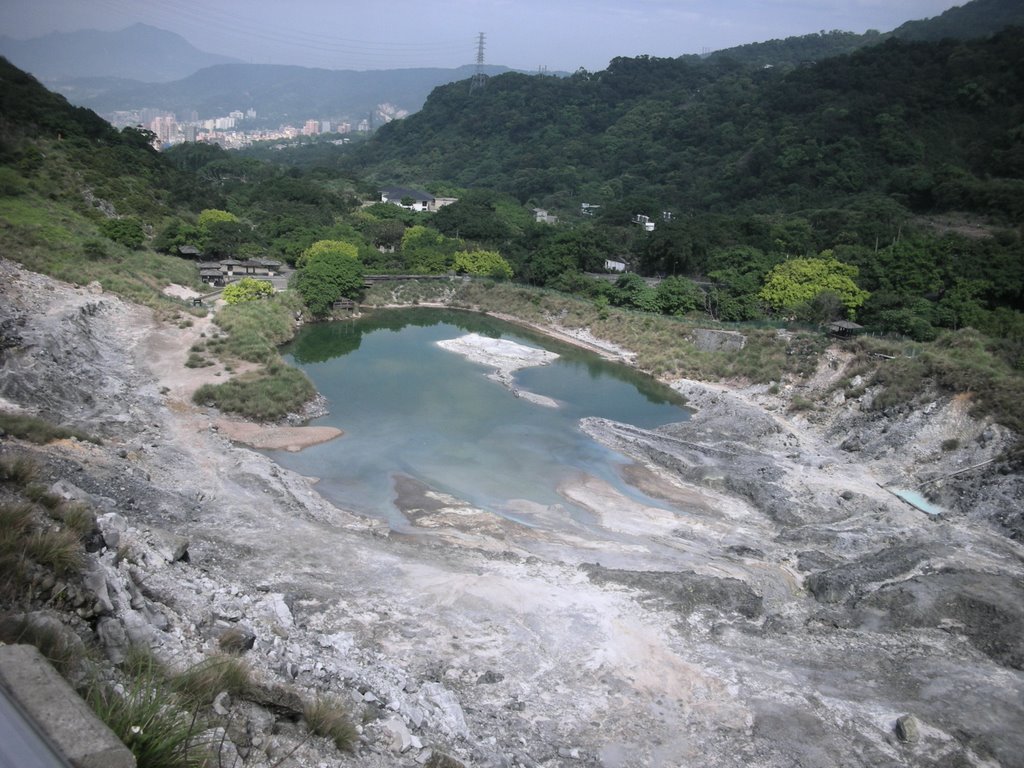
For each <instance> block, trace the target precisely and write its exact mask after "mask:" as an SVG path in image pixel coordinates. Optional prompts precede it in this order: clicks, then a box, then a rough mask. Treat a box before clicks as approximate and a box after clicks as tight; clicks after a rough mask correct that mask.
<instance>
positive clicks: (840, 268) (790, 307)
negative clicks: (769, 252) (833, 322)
mask: <svg viewBox="0 0 1024 768" xmlns="http://www.w3.org/2000/svg"><path fill="white" fill-rule="evenodd" d="M821 256H822V258H814V259H789V260H788V261H784V262H782V263H781V264H778V265H777V266H775V267H773V268H772V271H771V272H769V273H768V276H767V278H766V279H765V284H764V287H763V288H762V289H761V292H760V294H759V295H760V297H761V298H762V299H764V300H765V301H766V302H767V303H768V305H769V306H771V307H772V308H773V309H775V310H776V311H780V312H788V313H793V312H795V311H796V310H797V308H799V307H801V306H803V305H806V304H808V303H809V302H810V301H812V300H813V299H814V298H815V297H817V296H818V295H819V294H821V293H825V292H826V291H830V292H832V293H834V294H835V295H836V296H838V297H839V300H840V301H841V302H842V304H843V306H844V307H846V311H847V314H848V315H850V316H852V315H853V313H854V311H855V310H856V309H857V307H859V306H860V305H861V304H863V303H864V302H865V301H866V300H867V298H868V296H870V294H869V293H868V292H867V291H865V290H862V289H861V288H859V287H858V286H857V284H856V283H855V282H854V280H855V279H856V277H857V268H856V267H854V266H852V265H850V264H843V263H842V262H841V261H837V260H836V259H834V258H832V252H831V251H823V252H822V253H821Z"/></svg>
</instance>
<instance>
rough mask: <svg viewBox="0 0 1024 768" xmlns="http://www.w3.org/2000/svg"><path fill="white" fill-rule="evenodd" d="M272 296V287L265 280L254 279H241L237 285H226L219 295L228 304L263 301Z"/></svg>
mask: <svg viewBox="0 0 1024 768" xmlns="http://www.w3.org/2000/svg"><path fill="white" fill-rule="evenodd" d="M273 295H274V286H273V285H271V284H270V283H269V282H267V281H266V280H257V279H256V278H254V277H243V278H242V279H241V280H239V281H238V282H237V283H231V284H229V285H226V286H224V290H223V292H222V293H221V296H223V298H224V301H226V302H227V303H228V304H242V303H243V302H247V301H256V300H257V299H265V298H267V297H268V296H273Z"/></svg>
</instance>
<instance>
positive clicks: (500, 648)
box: [0, 262, 1024, 768]
mask: <svg viewBox="0 0 1024 768" xmlns="http://www.w3.org/2000/svg"><path fill="white" fill-rule="evenodd" d="M0 286H2V288H0V290H2V294H3V296H2V300H0V330H2V334H3V339H2V344H0V347H2V349H3V352H2V358H0V360H2V364H3V366H2V370H0V398H3V400H2V401H0V407H3V408H4V409H5V410H24V411H28V412H31V413H33V414H37V415H39V416H42V417H44V418H47V419H50V420H53V421H56V422H60V423H70V424H74V425H75V426H78V427H81V428H84V429H86V430H89V431H90V432H92V433H94V434H98V435H99V436H101V437H102V438H103V444H102V445H94V444H92V443H87V442H80V441H77V440H65V441H59V442H56V443H51V444H50V445H48V446H45V447H37V446H31V445H28V444H24V443H22V442H21V441H18V440H13V439H10V438H5V439H4V442H3V446H2V453H3V454H4V455H12V454H28V453H30V454H33V455H35V456H36V458H37V461H38V462H39V464H40V466H41V468H42V469H41V472H42V473H43V474H44V475H45V479H46V481H47V483H48V484H50V487H51V488H52V489H53V490H54V491H55V492H58V493H61V494H63V495H65V496H69V497H74V498H80V499H82V500H85V501H87V502H88V503H89V504H90V505H92V506H93V507H94V508H95V509H96V510H97V512H98V513H99V515H100V525H101V530H102V535H103V546H102V547H101V548H99V549H98V551H97V552H96V553H95V555H94V558H93V560H94V562H93V564H92V566H91V567H90V570H89V571H88V573H87V575H86V578H85V579H84V582H83V583H82V584H80V585H72V586H71V588H72V589H74V590H78V592H79V594H80V597H81V600H80V601H79V604H78V606H77V610H76V611H73V612H70V613H68V612H59V611H56V610H53V608H52V605H53V602H54V601H52V600H51V601H50V602H49V603H48V604H41V605H37V606H36V608H37V614H38V616H39V617H46V616H49V617H52V618H55V619H57V620H59V621H61V622H63V623H64V624H65V625H66V626H67V627H68V628H69V630H70V631H73V632H75V633H77V634H78V635H79V636H81V637H82V638H83V639H87V640H96V641H98V642H99V643H101V644H102V647H103V648H104V649H105V652H106V654H107V656H108V657H109V658H110V659H111V660H113V661H116V660H118V659H119V658H120V656H121V655H122V654H123V653H124V652H125V650H126V649H127V647H128V646H129V645H130V644H131V643H145V644H147V645H149V646H151V647H152V648H154V650H155V651H156V653H157V654H158V655H159V656H160V657H161V658H164V659H166V660H168V661H169V662H172V663H178V664H183V663H188V662H190V661H195V660H198V659H200V658H202V656H203V655H204V654H207V653H209V652H211V651H212V650H213V649H214V648H215V647H216V645H217V639H218V637H219V636H220V635H221V634H223V633H224V632H225V631H227V630H229V629H231V630H235V631H239V632H241V633H243V634H244V635H245V636H247V637H249V638H251V640H252V643H253V645H252V648H251V649H250V650H249V651H248V652H247V653H246V654H245V656H244V658H245V659H246V660H247V662H248V663H249V664H250V665H251V667H252V668H253V672H254V675H255V677H256V678H257V680H258V681H259V686H258V691H259V692H258V693H257V694H256V695H254V696H252V697H250V698H247V699H244V700H241V699H240V700H235V701H232V700H231V699H230V698H229V697H225V698H223V699H222V700H221V702H220V706H221V709H222V710H223V715H224V723H225V725H224V728H225V731H224V733H223V734H222V735H223V736H224V737H225V738H224V740H223V745H222V757H225V756H226V758H227V762H226V764H231V763H232V762H234V763H235V764H237V765H239V766H242V765H245V766H271V765H274V766H326V765H340V766H345V765H361V766H384V765H395V766H414V765H420V764H426V763H428V762H430V761H431V760H433V763H432V764H435V765H436V764H439V763H441V760H440V755H442V754H443V755H446V756H450V757H451V758H452V760H453V761H454V760H458V761H459V762H461V763H463V764H465V765H474V766H607V767H608V768H615V767H622V768H626V767H632V766H709V767H721V768H726V767H729V768H732V767H734V766H735V767H737V768H738V767H739V766H744V767H745V766H766V767H775V766H778V767H779V768H782V767H783V766H786V767H787V768H788V767H789V766H794V765H799V766H820V767H821V768H825V767H826V766H828V767H831V766H936V767H938V766H979V767H980V766H1022V765H1024V731H1022V729H1021V728H1020V725H1021V723H1024V546H1022V543H1021V527H1020V510H1021V508H1022V507H1024V483H1022V480H1021V477H1020V476H1019V475H1018V474H1016V473H1014V472H1013V471H1012V469H1010V468H1008V467H1007V465H1005V464H1004V463H1002V462H1001V461H999V460H997V459H998V456H999V455H1000V452H1001V451H1002V449H1003V448H1004V447H1005V446H1006V445H1007V444H1008V442H1009V440H1010V439H1011V438H1012V436H1011V435H1007V434H1006V433H1005V432H1004V431H1003V430H1001V429H1000V428H998V427H996V426H993V425H991V424H986V423H981V422H977V421H975V420H973V419H971V418H970V417H969V416H968V414H967V404H966V403H964V402H962V401H957V400H954V401H943V400H936V401H935V402H934V403H933V404H932V405H930V406H928V407H927V408H924V409H919V410H917V411H913V412H910V411H907V412H904V413H889V414H885V413H881V414H879V413H874V412H868V411H867V410H866V409H865V408H864V405H865V404H866V402H867V400H866V399H864V398H870V397H871V396H872V393H871V392H870V391H866V392H865V393H864V395H863V398H862V399H860V400H856V401H842V400H841V399H840V398H839V397H837V398H836V399H835V400H834V401H833V402H832V404H831V405H830V407H829V408H827V409H825V410H822V411H814V412H810V413H808V412H801V413H799V414H793V413H791V412H789V411H787V410H785V404H786V402H787V400H788V399H790V398H792V396H793V395H794V394H797V391H796V390H789V389H784V390H783V391H782V392H779V393H778V394H772V393H770V391H769V390H767V389H766V388H747V389H739V388H729V387H725V386H718V385H715V386H712V385H707V384H700V383H697V382H690V381H683V382H676V383H675V384H674V386H676V387H677V388H678V389H679V390H680V391H681V392H682V393H683V394H684V395H685V396H686V397H687V398H688V399H689V401H690V403H691V404H692V405H693V406H694V407H695V408H696V409H697V413H696V414H695V416H694V418H693V419H692V420H691V421H689V422H686V423H682V424H677V425H672V426H669V427H665V428H662V429H659V430H655V431H645V430H639V429H636V428H633V427H630V426H628V425H623V424H617V423H611V422H606V421H599V420H590V421H588V422H586V423H585V424H584V425H583V427H584V429H585V430H586V431H587V432H588V433H589V434H591V435H592V436H593V437H594V438H595V439H598V440H600V441H602V442H604V443H606V444H608V445H610V446H613V447H615V448H616V449H618V450H620V451H621V452H622V453H624V454H626V455H627V456H630V457H632V458H633V459H634V460H635V463H634V464H633V465H631V466H629V467H627V468H626V469H625V470H624V471H625V472H627V473H628V474H629V479H630V482H631V483H632V484H634V485H635V486H637V487H639V488H641V489H643V490H644V491H645V492H646V494H647V495H648V496H650V497H652V498H654V499H658V500H660V501H661V502H662V503H661V504H659V505H657V506H646V505H643V504H640V503H638V502H637V501H635V500H631V499H627V498H625V497H622V496H620V495H618V494H617V492H616V491H614V489H612V488H610V487H608V486H607V485H606V484H604V483H602V482H601V481H600V480H598V479H597V478H590V477H580V478H577V479H575V480H574V481H573V482H571V483H567V485H566V487H565V488H564V489H563V495H564V496H565V498H566V499H568V500H571V501H572V502H573V503H575V504H577V505H579V506H581V507H583V508H585V509H587V510H589V511H590V512H591V513H592V515H593V522H592V523H591V524H586V525H585V524H581V523H573V522H572V521H566V520H563V519H560V518H559V517H558V515H557V514H556V513H557V510H539V509H533V510H530V512H531V514H532V515H533V516H534V519H547V520H549V522H550V524H549V525H547V526H538V525H533V526H529V527H527V526H524V525H520V524H517V523H514V522H511V521H508V520H505V519H502V518H497V517H495V516H493V515H490V514H489V513H487V512H486V511H484V510H479V509H474V508H472V507H470V506H469V505H468V504H466V503H465V502H463V501H461V500H459V499H455V498H452V497H450V496H446V495H445V494H443V493H441V492H440V491H439V490H438V489H432V488H428V487H423V486H418V485H416V484H410V483H404V484H400V485H396V489H395V492H396V498H399V499H400V506H401V507H402V509H403V510H405V512H406V514H407V516H408V517H409V519H410V520H411V521H412V522H413V523H414V525H415V526H416V530H417V533H416V534H403V535H397V534H394V533H392V532H390V531H388V530H387V529H386V528H385V527H382V524H381V523H379V522H376V521H369V520H365V519H362V518H359V517H357V516H355V515H352V514H349V513H347V512H345V511H344V510H339V509H336V508H334V507H332V506H330V505H329V504H327V503H326V502H324V501H323V500H322V499H321V498H320V497H319V496H318V495H317V493H316V486H315V483H314V482H313V481H312V480H311V479H308V478H303V477H300V476H298V475H295V474H293V473H290V472H288V471H285V470H283V469H281V468H279V467H277V466H276V465H274V464H273V463H272V462H271V461H269V460H268V459H267V458H266V457H265V456H263V455H262V454H260V453H258V452H255V451H253V450H250V449H249V448H245V447H241V446H238V445H236V444H234V443H232V442H230V441H229V440H228V439H227V438H226V437H225V436H224V435H223V434H221V431H220V430H219V429H217V424H216V421H217V419H218V418H219V416H218V414H215V413H207V412H205V411H204V410H203V409H199V408H197V407H195V406H194V405H192V404H191V402H190V400H189V397H188V395H189V394H190V393H189V382H188V381H187V380H186V379H185V378H182V377H183V376H185V375H186V374H185V373H183V372H184V371H185V370H186V369H184V367H183V364H184V361H185V359H186V357H187V354H188V347H189V345H190V344H191V340H190V339H192V338H194V336H195V334H197V333H198V332H201V325H199V324H197V325H196V326H193V327H191V328H180V327H178V326H176V325H171V324H160V323H157V322H156V321H155V320H154V319H153V318H152V316H151V315H150V313H149V312H148V310H144V309H141V308H138V307H134V306H131V305H128V304H125V303H124V302H122V301H120V300H119V299H117V298H115V297H112V296H110V295H108V294H103V293H101V292H99V291H98V290H89V289H76V288H72V287H69V286H66V285H63V284H60V283H56V282H53V281H51V280H48V279H46V278H43V277H40V276H38V275H34V274H32V273H28V272H25V271H23V270H21V269H19V268H18V267H16V266H15V265H12V264H10V263H8V262H0ZM843 366H844V360H843V359H842V353H840V352H835V353H834V354H833V356H832V358H831V359H830V360H826V361H825V362H824V364H823V365H822V369H821V372H820V374H819V375H818V376H817V377H815V379H814V380H813V381H811V382H810V383H807V384H805V385H803V386H804V387H808V388H810V389H809V390H807V391H805V390H799V391H800V392H803V393H804V394H808V393H809V392H810V391H818V392H824V391H826V390H827V388H828V386H829V383H830V382H831V381H833V380H835V379H836V378H837V377H838V376H840V375H841V374H842V370H843ZM218 372H219V371H215V370H214V371H207V372H206V373H205V374H204V375H209V376H214V375H216V374H217V373H218ZM188 375H192V374H188ZM951 437H955V438H956V439H957V440H958V443H957V445H958V447H957V448H956V449H955V450H943V448H942V446H943V444H944V443H945V444H947V445H948V442H946V441H948V440H949V439H950V438H951ZM342 439H343V438H342ZM994 459H995V460H994ZM993 460H994V461H993ZM977 465H981V466H980V467H978V468H977V469H970V468H971V467H975V466H977ZM961 470H967V471H963V472H961ZM955 472H960V474H953V473H955ZM925 481H929V482H928V485H927V486H926V488H925V489H923V490H925V491H926V492H927V493H928V494H929V495H931V496H933V497H934V498H935V500H936V501H937V502H938V503H940V504H941V505H942V506H943V507H944V508H945V509H946V512H945V513H943V514H942V515H940V516H931V515H927V514H924V513H923V512H921V511H919V510H918V509H915V508H914V507H912V506H910V505H909V504H907V503H905V502H903V501H901V500H900V499H898V498H897V497H895V496H894V495H893V494H892V493H891V492H890V491H889V490H887V488H886V487H883V486H893V485H895V486H898V487H902V488H914V487H915V486H917V485H918V484H920V483H922V482H925ZM65 586H67V585H65ZM54 588H55V589H56V588H57V587H56V585H54ZM44 602H45V601H44ZM315 692H324V693H330V694H332V695H336V696H339V697H341V698H343V699H344V700H345V701H347V702H349V706H350V710H351V711H352V713H353V715H354V717H355V718H356V720H357V722H359V724H360V730H361V736H360V742H359V746H358V748H357V750H356V752H355V753H353V754H348V753H342V752H338V751H337V750H336V749H335V748H334V747H333V746H332V745H331V744H329V743H328V742H327V741H326V740H323V739H319V738H313V739H309V738H307V737H306V736H305V735H304V731H303V729H302V728H301V726H300V724H299V722H298V721H299V720H300V717H299V715H298V711H299V710H300V709H301V707H299V706H298V705H297V704H296V700H297V698H298V697H301V696H309V695H311V694H313V693H315ZM222 762H224V761H223V760H222ZM449 764H451V765H455V764H458V763H455V762H450V763H449Z"/></svg>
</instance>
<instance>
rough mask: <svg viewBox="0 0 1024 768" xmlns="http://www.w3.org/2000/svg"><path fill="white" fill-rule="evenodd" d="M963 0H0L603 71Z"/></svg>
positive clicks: (19, 30) (80, 18)
mask: <svg viewBox="0 0 1024 768" xmlns="http://www.w3.org/2000/svg"><path fill="white" fill-rule="evenodd" d="M966 1H967V0H2V1H0V34H4V35H7V36H9V37H14V38H18V39H28V38H32V37H38V36H40V35H44V34H46V33H48V32H71V31H75V30H79V29H100V30H116V29H122V28H124V27H127V26H129V25H131V24H135V23H138V22H141V23H144V24H150V25H152V26H155V27H160V28H161V29H166V30H169V31H171V32H177V33H178V34H180V35H181V36H182V37H184V38H185V39H186V40H188V41H189V42H190V43H192V44H193V45H195V46H196V47H197V48H201V49H202V50H205V51H208V52H210V53H220V54H223V55H227V56H233V57H235V58H238V59H242V60H243V61H248V62H253V63H258V64H267V63H270V64H297V65H301V66H309V67H326V68H329V69H359V70H364V69H400V68H406V67H457V66H460V65H462V64H473V63H475V62H476V58H477V51H478V42H479V34H480V33H481V32H482V33H484V36H485V37H484V59H485V61H486V63H487V64H500V65H505V66H508V67H512V68H514V69H522V70H528V71H530V70H538V69H540V68H546V69H547V70H549V71H551V72H556V71H568V72H574V71H576V70H578V69H579V68H581V67H582V68H584V69H587V70H590V71H592V72H593V71H598V70H601V69H604V68H605V67H606V66H607V64H608V62H609V61H610V60H611V59H612V58H614V57H616V56H639V55H642V54H648V55H651V56H670V57H674V56H680V55H683V54H690V53H702V52H704V51H713V50H718V49H720V48H729V47H732V46H735V45H741V44H743V43H752V42H762V41H765V40H771V39H775V38H783V37H789V36H793V35H804V34H810V33H814V32H818V31H822V30H826V31H827V30H833V29H841V30H845V31H850V32H858V33H859V32H864V31H866V30H868V29H877V30H879V31H883V32H884V31H888V30H891V29H894V28H895V27H898V26H899V25H900V24H902V23H903V22H905V21H909V20H911V19H923V18H929V17H931V16H937V15H939V14H940V13H942V12H943V11H945V10H947V9H948V8H951V7H953V6H954V5H963V4H964V3H965V2H966Z"/></svg>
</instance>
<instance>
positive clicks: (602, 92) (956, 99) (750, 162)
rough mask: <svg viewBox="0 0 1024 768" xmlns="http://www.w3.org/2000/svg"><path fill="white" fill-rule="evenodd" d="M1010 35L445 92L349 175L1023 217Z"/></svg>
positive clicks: (1017, 56)
mask: <svg viewBox="0 0 1024 768" xmlns="http://www.w3.org/2000/svg"><path fill="white" fill-rule="evenodd" d="M1022 50H1024V34H1022V33H1021V32H1020V31H1007V32H1004V33H1001V34H999V35H996V36H994V37H992V38H989V39H985V40H978V41H971V42H956V41H951V40H947V41H943V42H940V43H906V42H901V41H896V40H890V41H888V42H886V43H884V44H882V45H879V46H874V47H870V48H865V49H862V50H860V51H857V52H856V53H853V54H851V55H848V56H840V57H835V58H833V59H829V60H827V61H825V62H821V63H819V64H817V65H814V66H808V67H803V68H799V69H797V70H794V71H792V72H789V73H783V72H778V71H776V70H764V69H753V68H749V67H745V66H742V65H739V64H737V63H735V62H732V61H730V60H729V59H719V60H711V61H707V62H701V61H694V60H693V59H692V58H682V59H656V58H646V57H641V58H635V59H624V58H620V59H615V60H613V61H612V62H611V64H610V65H609V67H608V69H606V70H604V71H602V72H597V73H593V74H591V73H578V74H577V75H574V76H572V77H569V78H565V79H559V78H553V77H548V78H544V77H526V76H522V75H516V74H506V75H501V76H499V77H494V78H491V79H490V81H489V83H488V85H487V87H486V88H484V89H481V90H477V91H475V92H471V91H470V89H469V87H468V85H467V83H464V82H463V83H454V84H451V85H448V86H443V87H441V88H438V89H437V90H435V91H434V92H433V94H431V97H430V99H428V101H427V103H426V104H425V106H424V108H423V110H422V111H421V112H419V113H418V114H416V115H413V116H411V117H409V118H407V119H405V120H402V121H398V122H395V123H392V124H390V125H387V126H384V127H383V128H381V129H380V131H379V132H378V134H377V136H376V137H375V139H374V140H373V141H371V142H369V143H368V144H367V145H366V146H365V147H362V148H361V149H360V151H359V153H358V154H357V155H356V162H357V167H358V168H360V169H362V170H364V171H366V172H368V173H371V174H373V175H374V176H376V177H378V178H381V179H390V180H392V181H408V182H415V181H422V180H431V179H438V180H446V181H450V182H453V183H456V184H459V185H464V186H482V187H490V188H494V189H499V190H502V191H506V192H509V193H511V194H514V195H515V196H516V197H518V198H519V199H520V200H521V201H523V202H531V203H537V204H542V205H544V206H545V207H549V208H558V207H561V208H563V209H567V208H570V207H572V208H575V207H578V205H579V203H580V202H590V203H596V204H601V205H604V206H610V205H613V204H615V203H618V202H625V203H628V204H629V205H628V207H630V208H631V209H636V210H634V211H633V212H634V213H636V212H642V213H647V214H649V215H655V214H657V213H658V212H660V211H661V210H666V209H671V210H675V211H695V210H696V211H701V210H703V211H726V210H735V209H737V208H741V209H749V210H760V211H766V212H769V211H793V210H800V209H803V208H805V207H807V206H808V205H811V204H813V205H814V206H815V207H820V206H821V205H823V204H829V205H834V204H840V203H842V202H843V201H844V200H848V199H849V198H850V197H851V196H857V195H864V194H886V195H890V196H892V197H893V198H894V199H896V200H897V201H898V202H900V203H901V204H903V205H905V206H907V207H909V208H910V209H912V210H915V211H921V212H928V211H937V210H949V209H959V210H970V211H976V212H980V213H985V214H991V215H995V216H998V217H1003V218H1005V219H1007V220H1013V219H1015V218H1016V219H1019V217H1020V215H1021V214H1022V213H1024V182H1022V179H1024V149H1022V147H1021V137H1020V135H1019V126H1020V125H1022V124H1024V71H1022V68H1021V51H1022Z"/></svg>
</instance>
